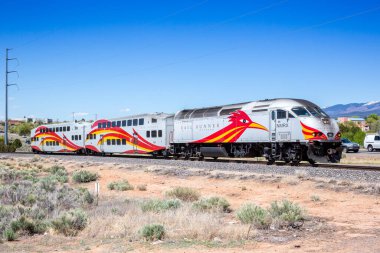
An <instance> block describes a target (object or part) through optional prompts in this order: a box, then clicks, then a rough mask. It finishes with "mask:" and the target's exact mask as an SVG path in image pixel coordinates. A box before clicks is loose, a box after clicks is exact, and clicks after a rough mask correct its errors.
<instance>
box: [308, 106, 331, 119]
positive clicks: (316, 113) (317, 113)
mask: <svg viewBox="0 0 380 253" xmlns="http://www.w3.org/2000/svg"><path fill="white" fill-rule="evenodd" d="M307 110H308V111H309V112H310V113H311V114H312V115H313V116H314V117H318V118H322V117H323V118H328V117H329V116H328V115H327V114H326V113H325V112H324V111H322V109H321V108H319V107H310V106H308V107H307Z"/></svg>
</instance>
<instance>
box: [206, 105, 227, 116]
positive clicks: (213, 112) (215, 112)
mask: <svg viewBox="0 0 380 253" xmlns="http://www.w3.org/2000/svg"><path fill="white" fill-rule="evenodd" d="M220 109H222V107H213V108H208V109H207V111H206V112H205V113H204V114H203V116H204V117H216V116H218V112H219V111H220Z"/></svg>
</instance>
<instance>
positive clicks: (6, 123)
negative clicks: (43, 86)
mask: <svg viewBox="0 0 380 253" xmlns="http://www.w3.org/2000/svg"><path fill="white" fill-rule="evenodd" d="M10 50H12V49H11V48H6V49H5V121H4V144H5V145H8V87H9V86H12V85H16V84H15V83H11V84H9V83H8V74H10V73H17V71H8V62H9V61H13V60H17V58H8V51H10Z"/></svg>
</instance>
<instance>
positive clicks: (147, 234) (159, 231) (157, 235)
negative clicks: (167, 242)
mask: <svg viewBox="0 0 380 253" xmlns="http://www.w3.org/2000/svg"><path fill="white" fill-rule="evenodd" d="M140 233H141V236H142V237H143V238H144V239H145V240H147V241H154V240H161V239H163V238H164V236H165V228H164V226H162V225H159V224H151V225H145V226H144V227H143V228H142V229H141V230H140Z"/></svg>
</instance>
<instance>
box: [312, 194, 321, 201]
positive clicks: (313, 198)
mask: <svg viewBox="0 0 380 253" xmlns="http://www.w3.org/2000/svg"><path fill="white" fill-rule="evenodd" d="M310 198H311V200H312V201H314V202H318V201H321V198H320V197H319V196H317V195H312V196H311V197H310Z"/></svg>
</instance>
